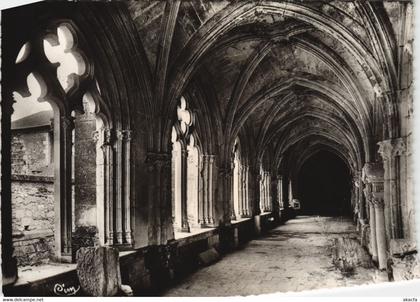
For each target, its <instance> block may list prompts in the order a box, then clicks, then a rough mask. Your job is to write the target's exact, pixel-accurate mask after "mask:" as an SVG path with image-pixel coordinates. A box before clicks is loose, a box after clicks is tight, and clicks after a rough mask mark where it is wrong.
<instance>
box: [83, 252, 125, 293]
mask: <svg viewBox="0 0 420 302" xmlns="http://www.w3.org/2000/svg"><path fill="white" fill-rule="evenodd" d="M76 258H77V276H78V278H79V282H80V286H81V288H82V289H83V291H84V292H86V293H87V294H88V295H91V296H94V297H98V296H104V297H107V296H114V295H116V294H117V292H118V290H119V288H120V285H121V275H120V264H119V252H118V249H116V248H112V247H103V246H101V247H82V248H80V249H79V250H78V251H77V255H76Z"/></svg>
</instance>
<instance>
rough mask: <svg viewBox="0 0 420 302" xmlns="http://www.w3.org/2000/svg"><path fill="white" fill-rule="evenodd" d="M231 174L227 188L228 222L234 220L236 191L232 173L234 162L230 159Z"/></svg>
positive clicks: (233, 171)
mask: <svg viewBox="0 0 420 302" xmlns="http://www.w3.org/2000/svg"><path fill="white" fill-rule="evenodd" d="M230 165H231V166H230V169H231V174H232V177H231V179H229V188H230V200H229V201H230V202H229V204H230V220H236V213H235V205H234V203H235V200H234V199H235V198H234V191H235V190H236V189H237V188H235V182H234V173H235V161H234V160H233V159H232V161H231V164H230Z"/></svg>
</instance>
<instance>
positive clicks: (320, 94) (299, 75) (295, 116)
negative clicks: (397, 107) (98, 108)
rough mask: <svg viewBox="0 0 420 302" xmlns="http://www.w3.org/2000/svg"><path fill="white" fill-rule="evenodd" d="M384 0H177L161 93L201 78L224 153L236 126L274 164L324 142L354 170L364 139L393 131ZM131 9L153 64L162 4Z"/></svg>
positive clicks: (181, 89) (292, 165) (287, 165)
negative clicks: (165, 81)
mask: <svg viewBox="0 0 420 302" xmlns="http://www.w3.org/2000/svg"><path fill="white" fill-rule="evenodd" d="M383 5H384V4H383V3H368V2H367V3H365V2H363V3H362V2H360V3H356V4H355V3H352V2H344V1H332V2H318V1H307V2H301V1H289V2H277V1H238V2H227V1H214V2H213V1H191V2H186V1H182V2H181V4H180V5H179V8H178V12H177V15H176V23H175V28H174V32H173V39H172V43H171V48H170V60H169V70H168V83H169V84H168V85H169V89H168V92H167V94H166V98H168V100H170V101H171V102H173V103H175V102H176V98H177V96H179V95H180V94H183V93H185V92H186V91H188V90H194V89H193V88H192V86H194V85H201V86H202V87H201V88H200V89H201V90H202V91H205V92H206V93H204V94H206V96H205V103H206V104H207V105H206V106H207V107H208V108H210V111H214V113H213V118H215V119H218V123H219V125H220V126H221V127H222V129H221V130H219V131H214V133H215V134H214V135H215V139H214V140H213V141H215V142H218V145H219V146H222V149H223V146H225V147H224V149H225V151H224V152H225V153H226V154H229V152H230V151H229V150H230V148H231V146H232V144H233V142H234V140H235V138H236V137H237V136H239V137H240V138H241V140H246V142H244V141H242V142H241V145H242V146H243V147H242V149H244V148H245V147H244V146H248V148H247V149H248V153H250V154H252V155H254V157H255V158H257V159H260V160H262V161H263V162H267V163H270V165H271V166H275V167H276V168H277V169H288V171H294V170H296V169H299V167H300V166H301V165H302V163H303V162H304V161H305V160H306V159H307V158H308V157H310V156H311V155H312V154H314V153H316V152H317V151H319V150H324V149H325V150H328V151H331V152H334V153H335V154H337V155H338V156H339V157H341V158H342V159H343V160H344V161H345V162H346V164H347V165H348V166H349V167H350V169H351V170H352V171H355V170H357V169H359V170H360V168H361V167H360V165H361V164H362V163H363V162H365V161H366V160H369V159H370V158H371V157H372V156H373V155H372V154H373V153H374V150H372V149H373V148H374V147H372V142H373V141H375V140H378V139H381V138H382V137H383V136H384V135H385V136H392V135H393V131H398V130H395V129H394V128H396V127H394V126H393V125H392V124H386V123H384V121H386V120H388V119H387V118H386V117H387V116H390V115H393V114H394V113H393V110H394V109H393V106H394V105H393V100H392V98H389V97H387V94H386V93H384V92H386V91H391V90H392V89H395V85H396V83H395V78H396V73H395V66H394V65H395V59H396V54H395V45H394V43H395V42H394V33H393V27H392V23H395V22H396V21H395V16H394V15H393V13H395V12H393V11H392V4H390V5H387V8H386V9H387V10H388V13H389V15H390V16H391V17H390V18H389V16H388V14H387V13H386V9H385V8H384V6H383ZM129 9H130V12H131V15H132V18H133V20H134V21H135V23H136V26H137V28H138V31H139V33H140V36H141V38H142V41H143V44H144V45H143V47H144V48H145V50H146V53H147V56H148V59H149V61H150V65H151V68H152V69H153V68H154V67H155V65H156V56H157V54H158V52H159V47H158V45H159V37H158V36H157V34H158V32H159V29H160V28H161V26H162V24H163V23H164V22H165V20H164V18H165V13H164V11H165V5H164V4H163V2H159V1H157V2H155V1H150V2H147V1H140V2H137V1H131V2H130V4H129ZM375 20H379V21H380V22H376V21H375ZM375 22H376V23H375ZM378 24H379V25H378ZM197 83H199V84H197ZM210 92H211V93H210ZM191 103H193V104H194V100H192V101H191ZM195 107H196V109H198V112H203V111H204V110H201V109H200V108H199V107H200V105H197V104H196V105H195ZM213 109H214V110H213ZM203 118H205V117H203ZM198 128H200V127H198ZM203 135H204V134H203ZM273 164H274V165H273Z"/></svg>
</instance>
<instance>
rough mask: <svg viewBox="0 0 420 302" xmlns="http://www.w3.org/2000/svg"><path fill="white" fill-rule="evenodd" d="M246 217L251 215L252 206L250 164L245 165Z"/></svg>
mask: <svg viewBox="0 0 420 302" xmlns="http://www.w3.org/2000/svg"><path fill="white" fill-rule="evenodd" d="M243 192H244V217H250V216H251V208H250V202H249V166H248V165H245V167H244V189H243Z"/></svg>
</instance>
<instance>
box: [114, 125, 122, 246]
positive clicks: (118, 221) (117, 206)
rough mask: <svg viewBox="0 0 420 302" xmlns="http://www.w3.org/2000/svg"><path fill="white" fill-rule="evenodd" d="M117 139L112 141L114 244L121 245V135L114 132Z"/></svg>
mask: <svg viewBox="0 0 420 302" xmlns="http://www.w3.org/2000/svg"><path fill="white" fill-rule="evenodd" d="M116 137H117V139H116V140H115V141H114V148H115V174H114V175H115V222H114V223H115V230H114V236H115V240H116V242H115V244H117V245H122V244H123V225H122V222H123V221H122V219H123V218H122V208H123V189H124V187H123V142H122V140H123V133H122V131H121V130H117V131H116Z"/></svg>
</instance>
